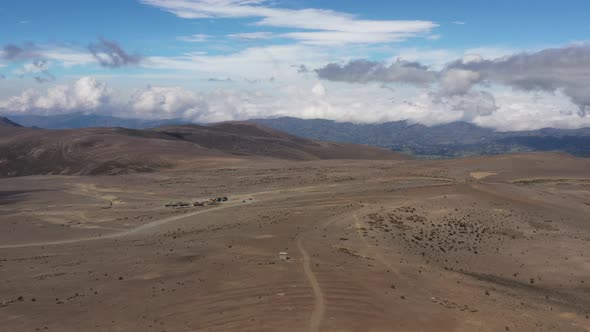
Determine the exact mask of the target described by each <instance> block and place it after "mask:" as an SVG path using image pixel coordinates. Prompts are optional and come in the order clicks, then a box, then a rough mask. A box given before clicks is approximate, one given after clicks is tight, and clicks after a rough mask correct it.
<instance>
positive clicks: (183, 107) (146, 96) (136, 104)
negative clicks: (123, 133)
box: [129, 86, 207, 119]
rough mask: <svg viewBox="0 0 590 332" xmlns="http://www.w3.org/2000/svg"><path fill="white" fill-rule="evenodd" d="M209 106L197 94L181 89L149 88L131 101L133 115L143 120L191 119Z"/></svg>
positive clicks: (133, 94) (130, 108) (136, 92)
mask: <svg viewBox="0 0 590 332" xmlns="http://www.w3.org/2000/svg"><path fill="white" fill-rule="evenodd" d="M206 109H207V104H206V103H204V102H203V101H202V99H201V98H200V97H199V96H198V95H197V94H195V93H193V92H191V91H188V90H186V89H183V88H180V87H151V86H149V87H147V88H144V89H138V90H136V91H134V92H133V93H132V95H131V97H130V99H129V111H130V112H131V113H132V114H131V115H135V116H138V117H141V118H152V119H153V118H177V117H180V118H189V117H193V116H195V115H196V114H197V113H199V112H202V111H206Z"/></svg>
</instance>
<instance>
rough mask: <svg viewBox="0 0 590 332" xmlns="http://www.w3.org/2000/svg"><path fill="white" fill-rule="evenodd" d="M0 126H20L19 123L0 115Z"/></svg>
mask: <svg viewBox="0 0 590 332" xmlns="http://www.w3.org/2000/svg"><path fill="white" fill-rule="evenodd" d="M0 127H11V128H19V127H22V126H21V125H20V124H18V123H16V122H13V121H11V120H10V119H8V118H5V117H0Z"/></svg>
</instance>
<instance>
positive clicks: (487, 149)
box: [9, 113, 590, 158]
mask: <svg viewBox="0 0 590 332" xmlns="http://www.w3.org/2000/svg"><path fill="white" fill-rule="evenodd" d="M9 117H10V119H11V120H12V121H14V122H16V123H19V124H21V125H23V126H26V127H38V128H45V129H75V128H91V127H121V128H128V129H148V128H155V127H161V126H170V125H181V124H184V123H185V122H186V121H184V120H181V119H165V120H142V119H133V118H119V117H114V116H107V115H98V114H84V113H71V114H64V115H52V116H40V115H19V114H11V115H9ZM9 121H10V120H9ZM249 121H250V122H254V123H258V124H261V125H264V126H267V127H270V128H274V129H276V130H279V131H283V132H286V133H289V134H291V135H295V136H299V137H303V138H308V139H313V140H320V141H330V142H341V143H353V144H366V145H372V146H377V147H382V148H387V149H390V150H394V151H400V152H404V153H408V154H412V155H415V156H418V157H421V158H456V157H465V156H480V155H495V154H503V153H516V152H532V151H559V152H566V153H570V154H572V155H576V156H580V157H590V128H582V129H555V128H544V129H540V130H532V131H511V132H499V131H495V130H493V129H490V128H484V127H479V126H477V125H475V124H472V123H467V122H453V123H448V124H441V125H435V126H425V125H421V124H415V123H410V122H408V121H395V122H385V123H376V124H356V123H350V122H336V121H331V120H323V119H309V120H304V119H298V118H291V117H281V118H270V119H253V120H249Z"/></svg>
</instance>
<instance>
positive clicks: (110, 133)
mask: <svg viewBox="0 0 590 332" xmlns="http://www.w3.org/2000/svg"><path fill="white" fill-rule="evenodd" d="M236 157H238V158H255V157H267V158H278V159H288V160H315V159H406V158H407V157H406V156H405V155H401V154H397V153H394V152H392V151H389V150H386V149H380V148H374V147H368V146H363V145H353V144H337V143H327V142H318V141H313V140H307V139H302V138H299V137H295V136H291V135H288V134H285V133H282V132H279V131H276V130H274V129H269V128H266V127H262V126H259V125H254V124H246V123H220V124H214V125H211V126H198V125H186V126H170V127H161V128H156V129H150V130H132V129H122V128H91V129H75V130H43V129H30V128H17V127H13V126H4V127H2V129H1V130H0V176H23V175H37V174H91V175H95V174H124V173H133V172H152V171H156V170H159V169H164V168H172V167H175V166H180V165H186V164H189V165H190V164H191V163H192V162H196V163H198V162H200V161H203V160H205V159H208V158H209V159H210V158H217V159H218V158H233V159H235V158H236Z"/></svg>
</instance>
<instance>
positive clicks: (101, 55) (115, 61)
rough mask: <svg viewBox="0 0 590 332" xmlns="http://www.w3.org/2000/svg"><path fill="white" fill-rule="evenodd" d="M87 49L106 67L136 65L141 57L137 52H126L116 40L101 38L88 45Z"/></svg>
mask: <svg viewBox="0 0 590 332" xmlns="http://www.w3.org/2000/svg"><path fill="white" fill-rule="evenodd" d="M88 50H89V51H90V53H92V55H93V56H94V58H95V59H96V61H98V63H99V64H100V65H101V66H103V67H108V68H119V67H125V66H131V65H137V64H139V63H140V62H141V59H142V58H141V56H140V55H139V54H130V53H127V52H126V51H125V50H124V49H123V48H122V47H121V45H119V44H118V43H117V42H114V41H110V40H106V39H103V38H101V39H100V40H99V41H98V42H97V43H92V44H90V45H88Z"/></svg>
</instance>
